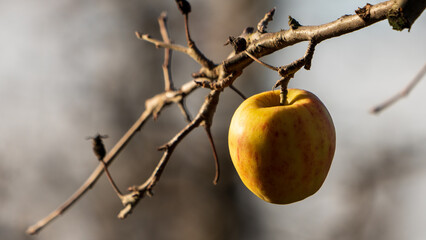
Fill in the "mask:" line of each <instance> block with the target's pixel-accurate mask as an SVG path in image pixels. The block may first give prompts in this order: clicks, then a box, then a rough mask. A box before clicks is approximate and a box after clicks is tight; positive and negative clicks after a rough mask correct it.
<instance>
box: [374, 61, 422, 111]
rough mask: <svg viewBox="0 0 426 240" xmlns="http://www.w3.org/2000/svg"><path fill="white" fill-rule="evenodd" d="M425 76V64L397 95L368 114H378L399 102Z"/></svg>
mask: <svg viewBox="0 0 426 240" xmlns="http://www.w3.org/2000/svg"><path fill="white" fill-rule="evenodd" d="M425 74H426V64H425V65H423V67H422V68H421V69H420V71H419V72H418V73H417V74H416V76H415V77H414V78H413V80H411V82H410V83H409V84H408V85H407V86H406V87H405V88H404V89H403V90H402V91H401V92H399V93H398V94H396V95H394V96H393V97H391V98H389V99H388V100H386V101H385V102H383V103H381V104H379V105H377V106H375V107H373V108H372V109H371V110H370V112H371V113H374V114H378V113H380V112H381V111H382V110H383V109H385V108H387V107H389V106H390V105H392V104H393V103H395V102H396V101H398V100H400V99H401V98H403V97H406V96H408V94H409V93H410V92H411V90H413V88H414V87H415V86H416V85H417V83H419V82H420V80H421V79H422V78H423V76H424V75H425Z"/></svg>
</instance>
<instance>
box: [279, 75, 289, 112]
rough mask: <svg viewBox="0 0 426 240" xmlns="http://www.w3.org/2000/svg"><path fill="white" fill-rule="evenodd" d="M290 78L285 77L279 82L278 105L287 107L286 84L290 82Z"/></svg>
mask: <svg viewBox="0 0 426 240" xmlns="http://www.w3.org/2000/svg"><path fill="white" fill-rule="evenodd" d="M290 79H291V77H285V78H283V79H281V80H280V83H281V89H280V105H288V104H289V103H288V100H287V93H288V90H287V86H288V83H289V82H290Z"/></svg>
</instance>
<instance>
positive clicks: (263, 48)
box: [217, 1, 393, 73]
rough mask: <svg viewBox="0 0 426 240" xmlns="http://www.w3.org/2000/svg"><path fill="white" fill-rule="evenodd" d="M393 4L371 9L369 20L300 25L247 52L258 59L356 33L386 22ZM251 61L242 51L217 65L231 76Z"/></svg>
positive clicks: (350, 17)
mask: <svg viewBox="0 0 426 240" xmlns="http://www.w3.org/2000/svg"><path fill="white" fill-rule="evenodd" d="M392 3H393V1H386V2H383V3H379V4H376V5H374V6H371V8H370V15H369V16H370V17H369V19H368V20H364V19H362V18H361V17H359V16H358V15H357V14H354V15H345V16H343V17H341V18H339V19H337V20H336V21H333V22H330V23H326V24H323V25H318V26H300V27H298V28H297V29H289V30H282V31H279V32H275V33H265V34H262V35H261V36H260V37H259V39H257V40H256V41H254V42H253V43H252V44H250V46H248V47H247V52H249V53H250V54H252V55H253V56H255V57H256V58H261V57H263V56H265V55H268V54H271V53H273V52H275V51H278V50H280V49H283V48H286V47H289V46H292V45H294V44H297V43H299V42H303V41H311V40H312V39H314V40H315V42H316V43H317V44H318V43H320V42H322V41H324V40H326V39H330V38H334V37H338V36H341V35H344V34H347V33H350V32H354V31H357V30H359V29H362V28H364V27H367V26H369V25H371V24H374V23H376V22H379V21H382V20H384V19H386V18H387V13H388V11H389V10H390V8H391V6H392ZM251 62H253V59H252V58H250V57H249V56H248V55H247V54H245V53H243V52H241V53H239V54H236V55H235V56H233V57H231V58H230V59H227V60H225V61H224V62H223V63H222V64H221V65H219V66H217V68H223V69H224V71H225V72H227V73H230V72H234V71H235V70H241V69H244V68H245V67H246V66H248V65H249V64H250V63H251Z"/></svg>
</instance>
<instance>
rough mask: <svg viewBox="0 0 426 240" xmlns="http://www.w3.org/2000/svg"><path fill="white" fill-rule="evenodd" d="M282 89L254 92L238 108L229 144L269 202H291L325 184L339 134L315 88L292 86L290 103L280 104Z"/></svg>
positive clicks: (246, 178) (242, 172) (248, 181)
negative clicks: (337, 134) (311, 89)
mask: <svg viewBox="0 0 426 240" xmlns="http://www.w3.org/2000/svg"><path fill="white" fill-rule="evenodd" d="M279 92H280V91H279V90H277V91H269V92H264V93H260V94H257V95H254V96H252V97H250V98H248V99H246V100H245V101H244V102H243V103H242V104H241V105H240V106H239V107H238V108H237V110H236V111H235V113H234V115H233V117H232V120H231V124H230V127H229V134H228V145H229V152H230V155H231V159H232V162H233V164H234V166H235V169H236V170H237V172H238V175H239V176H240V178H241V180H242V181H243V183H244V184H245V185H246V186H247V188H248V189H250V190H251V191H252V192H253V193H254V194H255V195H257V196H258V197H259V198H261V199H263V200H265V201H267V202H270V203H275V204H289V203H293V202H297V201H300V200H302V199H305V198H307V197H309V196H311V195H313V194H314V193H315V192H317V191H318V190H319V189H320V188H321V186H322V184H323V182H324V181H325V178H326V177H327V174H328V171H329V169H330V166H331V162H332V160H333V156H334V150H335V146H336V133H335V129H334V124H333V120H332V119H331V116H330V114H329V112H328V111H327V109H326V107H325V106H324V104H323V103H322V102H321V101H320V99H319V98H318V97H316V96H315V95H314V94H313V93H310V92H308V91H305V90H300V89H288V95H287V101H288V105H280V104H279Z"/></svg>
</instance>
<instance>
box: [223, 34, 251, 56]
mask: <svg viewBox="0 0 426 240" xmlns="http://www.w3.org/2000/svg"><path fill="white" fill-rule="evenodd" d="M229 44H231V46H232V47H233V48H234V51H235V53H236V54H237V53H240V52H242V51H244V50H246V49H247V41H246V39H245V38H243V37H236V38H235V37H231V36H230V37H229V38H228V41H226V43H225V46H226V45H229Z"/></svg>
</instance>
